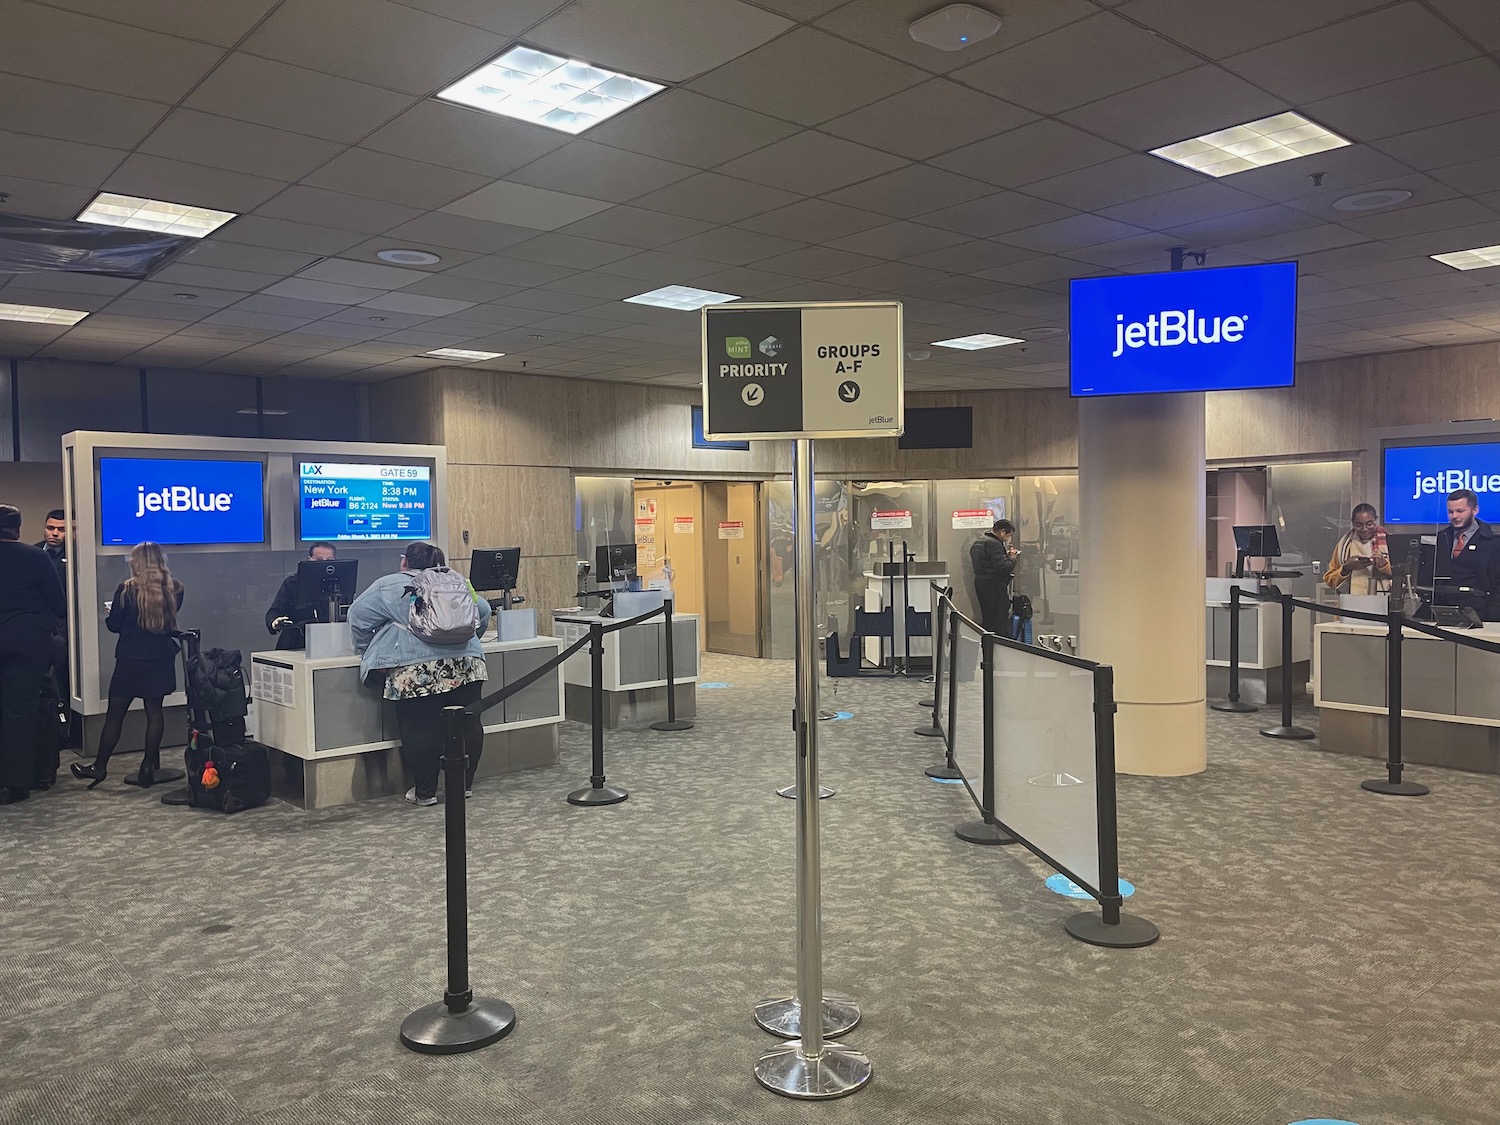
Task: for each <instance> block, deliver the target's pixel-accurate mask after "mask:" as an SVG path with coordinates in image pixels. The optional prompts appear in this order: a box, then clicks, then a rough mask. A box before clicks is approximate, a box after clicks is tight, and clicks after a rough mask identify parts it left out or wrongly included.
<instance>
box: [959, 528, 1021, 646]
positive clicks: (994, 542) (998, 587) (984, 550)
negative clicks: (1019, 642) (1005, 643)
mask: <svg viewBox="0 0 1500 1125" xmlns="http://www.w3.org/2000/svg"><path fill="white" fill-rule="evenodd" d="M1015 534H1016V525H1015V524H1013V523H1011V522H1010V520H996V521H995V526H994V527H993V528H991V529H990V530H989V531H986V532H985V533H984V535H983V536H981V537H980V538H978V539H976V540H974V542H973V543H972V544H970V546H969V561H970V562H972V563H973V565H974V595H975V600H976V601H978V602H979V616H980V618H981V620H980V624H981V625H983V626H984V628H985V630H986V631H987V632H990V633H998V634H999V635H1000V636H1002V637H1008V636H1010V580H1011V577H1012V576H1013V575H1014V574H1015V573H1016V555H1018V554H1019V553H1020V552H1019V551H1017V550H1016V548H1015V545H1014V544H1012V543H1011V539H1012V537H1014V535H1015Z"/></svg>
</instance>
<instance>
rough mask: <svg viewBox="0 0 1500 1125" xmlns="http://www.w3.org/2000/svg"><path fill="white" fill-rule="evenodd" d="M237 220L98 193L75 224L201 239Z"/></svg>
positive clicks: (208, 211)
mask: <svg viewBox="0 0 1500 1125" xmlns="http://www.w3.org/2000/svg"><path fill="white" fill-rule="evenodd" d="M238 217H239V216H238V215H236V214H235V212H233V211H215V210H214V209H213V208H212V207H188V206H186V205H185V204H182V203H166V202H163V201H162V200H160V199H142V198H141V197H140V196H137V195H115V194H114V193H113V192H108V191H101V192H100V193H99V194H98V195H96V196H94V199H93V202H91V203H90V204H89V205H88V206H87V207H85V208H84V209H83V210H82V211H81V212H79V215H78V221H79V222H80V223H100V224H102V225H103V226H107V227H129V228H130V229H131V230H154V231H160V232H161V233H163V234H179V235H184V236H186V237H188V238H202V237H203V236H204V235H207V234H213V232H214V231H216V230H218V229H219V228H220V227H222V226H223V225H224V224H225V223H227V222H229V220H230V219H235V218H238Z"/></svg>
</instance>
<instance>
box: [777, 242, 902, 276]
mask: <svg viewBox="0 0 1500 1125" xmlns="http://www.w3.org/2000/svg"><path fill="white" fill-rule="evenodd" d="M879 264H880V259H879V258H875V257H871V256H869V255H866V254H852V253H850V252H849V251H847V250H835V249H834V248H833V247H831V246H809V247H808V248H807V249H805V250H793V251H792V252H791V253H790V254H778V255H776V257H774V258H767V259H766V260H765V261H763V262H760V263H759V265H760V267H761V268H762V269H766V270H770V271H772V272H774V273H782V274H791V275H793V276H794V277H804V278H810V279H814V280H822V279H824V278H829V277H837V276H839V275H840V274H845V273H852V272H853V271H854V270H857V269H864V268H865V267H866V266H876V265H879Z"/></svg>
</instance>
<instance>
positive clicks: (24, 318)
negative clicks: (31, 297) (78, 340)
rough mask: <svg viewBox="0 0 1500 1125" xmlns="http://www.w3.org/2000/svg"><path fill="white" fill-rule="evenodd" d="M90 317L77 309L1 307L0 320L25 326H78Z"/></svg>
mask: <svg viewBox="0 0 1500 1125" xmlns="http://www.w3.org/2000/svg"><path fill="white" fill-rule="evenodd" d="M88 315H89V314H88V313H86V312H79V311H78V310H77V309H50V308H47V307H46V306H45V305H0V320H19V321H21V322H22V323H25V324H77V323H78V322H79V321H80V320H82V319H83V318H84V317H86V316H88Z"/></svg>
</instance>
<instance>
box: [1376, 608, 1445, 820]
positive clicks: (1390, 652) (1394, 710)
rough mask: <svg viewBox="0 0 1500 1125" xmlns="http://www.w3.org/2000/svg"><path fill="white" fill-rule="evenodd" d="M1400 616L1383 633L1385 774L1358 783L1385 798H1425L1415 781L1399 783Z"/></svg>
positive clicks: (1424, 788)
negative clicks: (1381, 776)
mask: <svg viewBox="0 0 1500 1125" xmlns="http://www.w3.org/2000/svg"><path fill="white" fill-rule="evenodd" d="M1402 617H1403V615H1402V614H1401V613H1400V612H1399V611H1396V610H1393V611H1391V613H1390V614H1389V616H1388V617H1387V624H1386V633H1385V638H1386V639H1385V735H1386V740H1385V772H1386V776H1385V777H1384V778H1376V779H1375V780H1373V781H1362V782H1360V783H1359V787H1360V788H1361V789H1365V790H1368V791H1369V792H1371V793H1380V794H1383V795H1385V796H1387V797H1425V796H1427V794H1428V793H1431V792H1432V790H1430V789H1428V788H1427V786H1425V785H1418V784H1417V783H1416V782H1414V781H1402V780H1401V772H1402V770H1403V769H1404V768H1405V763H1403V762H1402V760H1401V711H1402V708H1403V706H1404V704H1403V702H1402V699H1401V678H1402V671H1401V637H1402V631H1401V630H1402V623H1403V622H1402Z"/></svg>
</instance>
